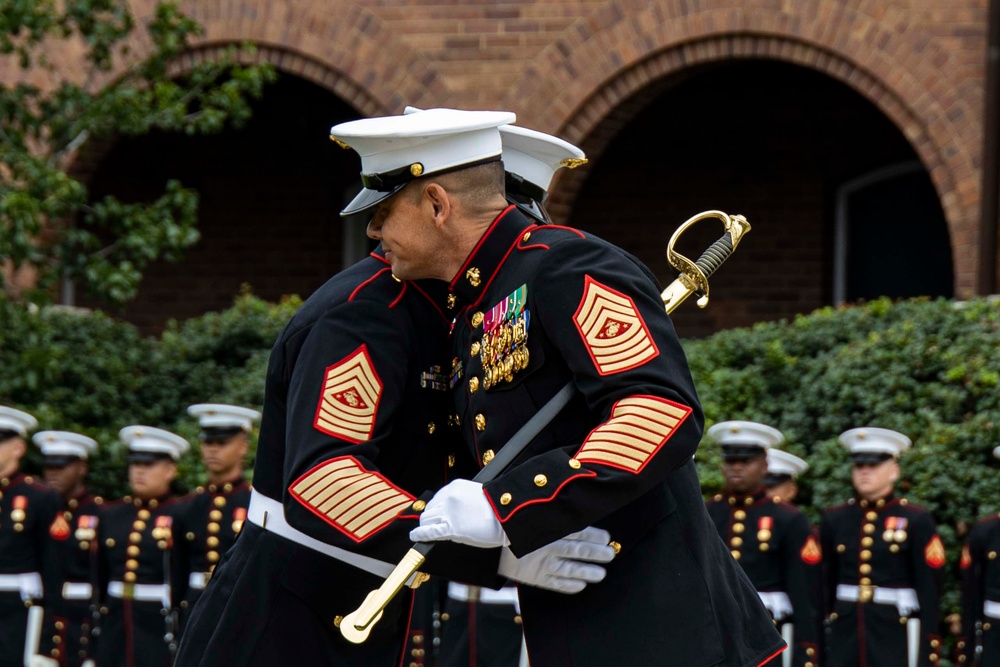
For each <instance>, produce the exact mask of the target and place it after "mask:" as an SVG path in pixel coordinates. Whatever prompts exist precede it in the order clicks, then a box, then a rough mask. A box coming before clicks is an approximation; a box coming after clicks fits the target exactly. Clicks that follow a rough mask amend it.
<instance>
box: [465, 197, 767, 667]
mask: <svg viewBox="0 0 1000 667" xmlns="http://www.w3.org/2000/svg"><path fill="white" fill-rule="evenodd" d="M451 288H452V290H453V292H454V294H455V296H456V302H457V303H456V311H455V312H456V316H457V319H456V322H455V325H454V331H453V346H452V349H453V357H454V358H453V367H452V380H453V382H454V384H455V387H456V402H457V407H458V415H459V418H460V421H461V428H462V432H463V435H464V437H465V441H466V444H467V446H468V447H469V448H470V449H471V451H472V452H473V453H474V455H475V457H476V458H477V459H478V460H479V461H480V462H485V461H489V460H490V459H491V458H492V456H493V455H494V454H495V452H496V451H497V450H499V449H500V448H501V447H503V446H504V444H505V443H506V442H507V441H508V439H509V438H510V437H511V436H512V435H513V434H514V433H515V431H517V430H518V428H519V427H520V426H522V425H523V424H524V422H525V421H526V420H527V419H529V418H530V417H531V416H532V415H533V414H535V412H537V411H538V410H539V409H540V408H541V407H542V406H543V405H544V404H545V403H546V402H547V401H548V400H549V399H550V398H551V397H552V396H553V395H554V394H556V392H557V391H559V389H560V388H561V387H562V386H564V385H565V384H566V383H568V382H572V383H573V386H574V388H575V390H576V391H575V394H574V396H573V398H572V400H571V401H570V403H569V404H568V405H567V406H566V407H565V408H564V409H563V410H562V411H561V412H560V413H559V415H558V416H556V417H555V419H553V420H552V422H551V423H550V424H549V425H548V427H547V428H545V429H544V430H543V431H542V432H541V433H540V434H539V435H538V436H537V437H536V438H535V439H534V440H533V441H532V443H531V444H530V445H529V446H528V447H527V448H526V449H525V451H524V452H522V454H521V455H520V456H519V457H518V459H517V460H515V462H514V464H513V465H512V466H511V467H510V468H509V469H508V470H507V471H506V472H504V473H503V474H501V475H500V476H499V477H497V478H496V479H495V480H494V481H492V482H490V483H488V484H486V485H485V492H486V495H487V497H488V499H489V501H490V502H491V503H492V505H493V508H494V511H495V513H496V515H497V517H498V518H499V519H500V522H501V524H502V526H503V528H504V530H505V531H506V534H507V536H508V537H509V539H510V542H511V544H510V548H511V550H512V551H513V552H514V553H515V554H516V555H524V554H526V553H528V552H531V551H533V550H535V549H537V548H538V547H541V546H543V545H545V544H547V543H549V542H551V541H552V540H554V539H557V538H559V537H562V536H564V535H566V534H567V533H570V532H573V531H577V530H581V529H583V528H585V527H586V526H589V525H597V526H599V527H602V528H605V529H607V530H608V531H610V533H611V538H612V540H613V541H614V542H615V543H616V544H617V545H619V546H620V553H619V554H618V556H617V558H616V559H615V561H614V562H612V563H611V564H610V566H609V568H608V575H607V578H606V579H605V580H604V581H603V582H601V583H599V584H594V585H590V586H588V588H587V589H586V590H585V591H583V592H582V593H580V594H577V595H563V594H560V593H553V592H547V591H543V590H541V589H538V588H534V587H528V586H519V592H520V599H521V609H522V613H523V616H524V630H525V635H526V639H527V644H528V652H529V657H530V659H531V661H532V664H538V665H570V664H572V665H602V666H603V665H610V664H615V665H671V666H673V667H696V666H701V665H733V666H735V665H758V664H760V663H762V662H764V661H766V660H768V659H769V658H770V657H772V656H773V655H774V654H776V653H777V652H779V651H780V650H781V649H782V647H783V645H784V644H783V642H782V640H781V638H780V636H779V635H778V634H777V632H776V631H775V628H774V625H773V623H772V622H771V619H770V616H769V615H768V614H767V611H766V610H765V609H764V607H763V606H762V604H761V602H760V599H759V598H758V596H757V593H756V592H755V591H754V589H753V586H752V585H751V584H750V582H749V580H748V579H747V577H746V575H745V574H744V573H743V571H742V570H741V569H740V567H739V565H738V564H737V563H736V562H735V561H734V560H733V558H732V556H731V555H730V553H729V550H728V549H727V548H726V547H725V546H724V545H723V543H722V541H721V539H720V538H719V535H718V533H717V532H716V530H715V526H714V525H712V522H711V519H710V518H709V516H708V513H707V511H706V510H705V504H704V500H703V499H702V496H701V490H700V487H699V483H698V477H697V475H696V473H695V467H694V463H693V461H692V457H693V455H694V453H695V450H696V449H697V447H698V442H699V440H700V438H701V433H702V425H703V419H702V414H701V409H700V407H699V404H698V398H697V395H696V393H695V389H694V385H693V382H692V380H691V376H690V373H689V371H688V367H687V362H686V359H685V357H684V353H683V351H682V350H681V347H680V343H679V341H678V339H677V336H676V334H675V333H674V329H673V325H672V324H671V322H670V319H669V318H668V317H667V315H666V313H665V312H664V309H663V302H662V300H661V299H660V294H659V288H658V287H657V285H656V281H655V278H654V277H653V276H652V274H651V273H650V272H649V271H648V270H646V269H645V268H644V267H643V266H642V265H641V264H640V263H639V262H638V260H636V259H635V258H633V257H631V256H630V255H628V254H626V253H625V252H624V251H622V250H620V249H618V248H616V247H614V246H612V245H610V244H608V243H606V242H604V241H602V240H600V239H598V238H595V237H593V236H590V235H588V234H584V233H582V232H579V231H577V230H575V229H569V228H561V227H555V226H549V225H545V226H536V225H535V224H533V223H532V222H531V221H529V220H528V219H527V218H526V217H525V216H524V215H522V214H521V213H520V212H519V211H517V210H516V209H514V208H513V207H509V208H508V209H506V210H505V211H504V212H503V213H502V214H501V215H500V216H499V217H498V218H497V219H496V220H495V221H494V223H493V224H492V226H491V227H490V228H489V230H488V231H487V232H486V234H485V235H484V237H483V239H482V240H481V241H480V243H479V245H478V246H477V247H476V248H475V249H474V251H473V252H472V253H471V254H470V256H469V257H468V259H467V260H466V264H465V266H463V267H462V269H461V271H460V272H459V273H458V275H457V276H456V277H455V279H454V281H453V283H452V285H451Z"/></svg>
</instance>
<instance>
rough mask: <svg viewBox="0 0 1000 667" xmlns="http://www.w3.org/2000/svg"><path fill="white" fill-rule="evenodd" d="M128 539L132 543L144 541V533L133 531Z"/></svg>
mask: <svg viewBox="0 0 1000 667" xmlns="http://www.w3.org/2000/svg"><path fill="white" fill-rule="evenodd" d="M128 539H129V541H130V542H131V543H132V544H138V543H139V542H142V535H140V534H139V533H132V534H131V535H129V536H128Z"/></svg>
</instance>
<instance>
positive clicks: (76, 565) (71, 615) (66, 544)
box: [39, 489, 104, 666]
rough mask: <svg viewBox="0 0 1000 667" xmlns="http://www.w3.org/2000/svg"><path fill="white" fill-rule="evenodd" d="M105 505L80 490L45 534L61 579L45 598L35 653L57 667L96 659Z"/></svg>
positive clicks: (63, 506) (97, 497) (64, 504)
mask: <svg viewBox="0 0 1000 667" xmlns="http://www.w3.org/2000/svg"><path fill="white" fill-rule="evenodd" d="M103 505H104V499H103V498H101V497H99V496H93V495H91V494H90V493H88V492H87V491H86V489H84V490H83V492H82V493H80V494H78V495H77V496H75V497H73V498H70V499H68V500H65V501H63V503H62V507H61V508H60V509H61V514H60V515H59V516H57V517H56V520H55V521H54V522H53V524H52V527H51V528H50V529H49V537H50V538H51V539H52V550H53V554H54V555H55V563H56V565H57V567H58V569H59V580H58V582H57V585H56V588H55V589H54V590H53V591H52V594H51V595H50V596H48V598H49V601H48V603H47V604H46V607H45V628H44V630H43V631H42V638H41V644H40V649H41V650H40V651H39V652H40V653H41V654H42V655H44V656H46V657H49V658H52V659H54V660H58V661H59V664H60V666H67V665H79V664H80V663H82V662H83V661H84V660H86V659H88V658H93V657H94V653H93V650H94V637H93V630H94V627H95V625H96V623H95V614H94V612H95V611H96V609H97V605H96V602H97V598H96V597H95V595H96V593H97V588H96V586H97V529H98V528H97V527H98V525H99V524H100V520H101V509H102V507H103ZM88 592H89V593H90V595H87V593H88Z"/></svg>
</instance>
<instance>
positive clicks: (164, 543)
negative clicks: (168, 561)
mask: <svg viewBox="0 0 1000 667" xmlns="http://www.w3.org/2000/svg"><path fill="white" fill-rule="evenodd" d="M156 546H157V547H159V548H160V549H166V548H167V541H166V540H160V541H159V542H157V543H156Z"/></svg>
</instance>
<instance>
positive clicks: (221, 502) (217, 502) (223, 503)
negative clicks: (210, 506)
mask: <svg viewBox="0 0 1000 667" xmlns="http://www.w3.org/2000/svg"><path fill="white" fill-rule="evenodd" d="M212 502H213V503H215V506H216V507H219V508H222V507H225V506H226V499H225V498H223V497H222V496H216V497H215V500H213V501H212Z"/></svg>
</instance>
